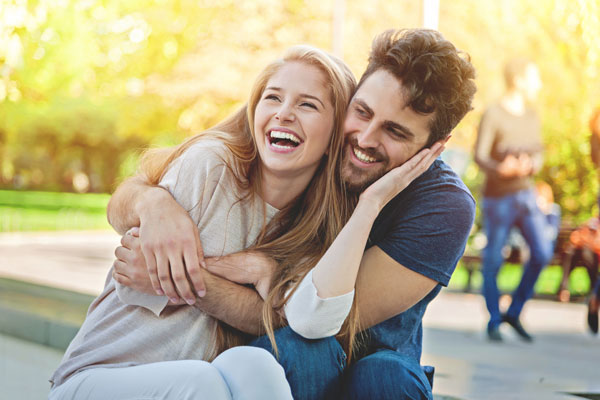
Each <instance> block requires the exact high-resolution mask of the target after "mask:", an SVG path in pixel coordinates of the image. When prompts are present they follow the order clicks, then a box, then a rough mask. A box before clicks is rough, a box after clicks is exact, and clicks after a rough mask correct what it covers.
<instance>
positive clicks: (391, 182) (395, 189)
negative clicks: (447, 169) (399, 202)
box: [359, 140, 445, 214]
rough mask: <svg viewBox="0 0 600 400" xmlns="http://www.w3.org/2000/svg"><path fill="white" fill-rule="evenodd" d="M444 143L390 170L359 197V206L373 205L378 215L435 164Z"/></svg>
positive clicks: (425, 150)
mask: <svg viewBox="0 0 600 400" xmlns="http://www.w3.org/2000/svg"><path fill="white" fill-rule="evenodd" d="M444 143H445V140H444V141H441V142H436V143H435V144H434V145H433V146H431V148H430V149H423V150H421V151H420V152H418V153H417V154H415V155H414V156H413V157H412V158H411V159H409V160H408V161H406V162H405V163H404V164H402V165H400V166H399V167H396V168H394V169H392V170H390V171H389V172H388V173H386V174H385V175H384V176H382V177H381V178H379V179H378V180H377V181H375V182H374V183H372V184H371V186H369V187H368V188H367V189H366V190H365V191H364V192H362V193H361V195H360V197H359V204H360V203H363V204H370V205H372V206H373V207H374V208H373V211H374V212H376V213H377V214H378V213H379V212H380V211H381V209H382V208H383V207H384V206H385V205H386V204H387V203H388V202H389V201H390V200H391V199H393V198H394V197H395V196H396V195H397V194H398V193H400V192H401V191H403V190H404V189H406V187H407V186H408V185H409V184H410V183H411V182H412V181H414V180H415V179H416V178H417V177H419V176H420V175H421V174H422V173H423V172H425V171H427V169H428V168H429V167H430V166H431V164H433V162H434V161H435V159H436V158H438V156H439V155H440V154H441V153H442V151H443V150H444Z"/></svg>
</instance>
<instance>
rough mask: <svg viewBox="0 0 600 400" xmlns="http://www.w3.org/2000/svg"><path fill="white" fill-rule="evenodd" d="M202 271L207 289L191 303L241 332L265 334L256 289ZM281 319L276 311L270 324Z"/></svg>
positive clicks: (277, 324)
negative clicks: (203, 294) (202, 295)
mask: <svg viewBox="0 0 600 400" xmlns="http://www.w3.org/2000/svg"><path fill="white" fill-rule="evenodd" d="M202 271H203V275H204V282H205V283H206V286H207V288H208V290H207V292H206V296H204V297H202V298H199V299H198V301H197V302H196V304H194V307H197V308H199V309H200V310H202V311H204V312H205V313H207V314H208V315H210V316H211V317H214V318H216V319H218V320H220V321H223V322H225V323H226V324H229V325H231V326H233V327H234V328H236V329H239V330H240V331H242V332H246V333H249V334H251V335H256V336H259V335H263V334H265V330H264V326H263V323H262V307H263V299H262V298H261V297H260V295H259V294H258V292H257V291H256V290H254V289H252V288H249V287H246V286H242V285H239V284H237V283H234V282H231V281H228V280H226V279H223V278H221V277H218V276H216V275H213V274H211V273H210V272H208V271H206V270H202ZM283 323H284V320H283V318H281V317H280V316H278V315H276V317H275V319H274V321H273V324H274V328H275V329H277V328H279V327H281V326H283Z"/></svg>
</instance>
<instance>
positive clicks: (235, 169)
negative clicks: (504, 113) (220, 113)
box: [50, 29, 475, 400]
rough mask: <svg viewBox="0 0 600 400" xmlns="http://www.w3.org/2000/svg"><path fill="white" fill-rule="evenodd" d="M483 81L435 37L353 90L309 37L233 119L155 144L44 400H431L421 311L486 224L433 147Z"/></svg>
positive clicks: (382, 58) (391, 47)
mask: <svg viewBox="0 0 600 400" xmlns="http://www.w3.org/2000/svg"><path fill="white" fill-rule="evenodd" d="M474 74H475V72H474V69H473V66H472V65H471V64H470V62H469V59H468V56H467V55H464V54H462V53H461V52H459V51H458V50H457V49H456V48H455V47H454V46H453V45H452V44H451V43H450V42H448V41H447V40H445V39H444V38H443V37H442V36H441V35H440V34H439V33H438V32H436V31H431V30H424V29H416V30H404V31H387V32H384V33H383V34H381V35H379V36H378V37H376V38H375V40H374V42H373V46H372V49H371V54H370V58H369V65H368V67H367V70H366V71H365V73H364V74H363V76H362V77H361V79H360V81H359V82H358V84H357V83H356V81H355V78H354V76H353V75H352V73H351V72H350V70H349V69H348V67H347V66H346V65H345V64H344V63H343V62H342V61H341V60H339V59H337V58H335V57H333V56H331V55H329V54H327V53H325V52H323V51H321V50H319V49H316V48H313V47H309V46H296V47H292V48H290V49H289V50H288V51H287V52H286V53H285V55H284V56H283V58H281V59H279V60H276V61H274V62H273V63H271V64H269V65H268V66H267V67H266V68H265V69H264V70H263V71H262V72H261V74H260V75H259V76H258V78H257V79H256V81H255V84H254V86H253V88H252V92H251V93H250V97H249V100H248V102H247V104H246V105H245V106H244V107H242V109H240V110H239V111H238V112H237V113H235V114H234V115H233V116H231V117H230V118H229V119H227V120H225V121H223V122H222V123H220V124H218V125H217V126H215V127H214V128H211V129H210V130H208V131H206V132H202V133H200V134H198V135H196V136H194V137H192V138H190V139H188V140H187V141H186V142H184V143H183V144H181V145H179V146H176V147H174V148H169V149H159V150H155V151H152V152H149V153H147V154H146V155H145V157H144V158H143V160H142V163H141V166H140V173H139V174H138V176H136V177H134V178H131V179H130V180H128V181H126V182H124V183H123V184H122V185H121V186H120V187H119V189H118V190H117V191H116V192H115V194H114V195H113V198H112V199H111V202H110V204H109V208H108V216H109V221H110V222H111V224H112V225H113V227H115V229H116V230H117V231H119V232H120V233H122V234H123V233H125V232H126V233H125V235H124V236H123V238H122V240H121V243H122V246H120V247H119V248H117V250H116V252H115V254H116V256H117V261H115V263H114V265H113V269H112V270H111V273H109V276H108V277H107V281H106V285H105V288H104V291H103V292H102V293H101V294H100V296H99V297H98V298H97V299H95V300H94V302H93V303H92V305H91V306H90V309H89V311H88V315H87V317H86V320H85V322H84V323H83V325H82V327H81V329H80V331H79V332H78V334H77V336H76V337H75V338H74V339H73V342H72V343H71V344H70V346H69V348H68V349H67V351H66V353H65V356H64V358H63V360H62V362H61V364H60V365H59V367H58V369H57V370H56V372H55V373H54V375H53V376H52V378H51V382H52V385H53V386H52V390H51V392H50V399H53V400H54V399H109V398H111V399H113V398H114V399H116V398H118V399H140V398H143V399H290V398H295V399H336V398H344V399H353V398H356V399H371V398H372V399H401V398H411V399H431V398H432V393H431V382H432V380H431V377H432V376H431V371H427V369H426V368H422V367H421V366H420V357H421V343H422V323H421V320H422V317H423V314H424V312H425V308H426V307H427V304H428V303H429V302H430V301H431V300H432V299H433V298H434V297H435V296H436V295H437V294H438V293H439V291H440V289H441V287H442V286H445V285H447V284H448V281H449V279H450V276H451V274H452V271H453V270H454V268H455V266H456V263H457V262H458V260H459V259H460V257H461V256H462V253H463V250H464V247H465V244H466V240H467V237H468V234H469V231H470V229H471V225H472V223H473V219H474V214H475V202H474V200H473V198H472V196H471V195H470V193H469V191H468V189H467V188H466V187H465V186H464V184H463V183H462V182H461V181H460V179H459V178H458V177H457V176H456V174H455V173H454V172H453V171H452V170H451V169H450V168H449V167H448V166H447V165H446V164H444V162H443V161H441V160H440V159H439V158H438V156H439V155H440V154H441V152H442V150H443V149H444V144H445V143H446V141H447V140H448V139H449V137H450V133H451V131H452V129H453V128H454V127H455V126H456V125H457V124H458V122H459V121H460V120H461V119H462V118H463V117H464V115H465V114H466V113H467V112H468V111H469V110H470V109H471V101H472V98H473V95H474V93H475V84H474V81H473V80H474ZM132 227H136V228H133V229H130V228H132ZM426 372H429V373H428V374H426Z"/></svg>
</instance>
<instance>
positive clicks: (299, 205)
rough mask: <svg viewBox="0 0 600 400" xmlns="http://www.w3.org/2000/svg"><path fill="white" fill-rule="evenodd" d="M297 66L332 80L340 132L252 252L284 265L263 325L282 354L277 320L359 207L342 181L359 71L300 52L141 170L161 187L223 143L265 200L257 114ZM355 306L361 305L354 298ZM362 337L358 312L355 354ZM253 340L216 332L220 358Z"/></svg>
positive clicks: (235, 170)
mask: <svg viewBox="0 0 600 400" xmlns="http://www.w3.org/2000/svg"><path fill="white" fill-rule="evenodd" d="M290 62H300V63H305V64H307V65H311V66H315V67H317V68H318V69H319V70H320V71H321V72H323V73H324V75H325V77H326V84H327V85H328V88H329V89H330V100H331V104H332V105H333V110H334V126H333V132H332V135H331V140H330V142H329V146H328V149H327V152H326V154H325V155H324V156H323V158H322V160H321V163H320V164H319V166H318V167H317V170H316V172H315V174H314V176H313V178H312V180H311V181H310V183H309V184H308V186H307V188H306V189H305V190H304V192H303V193H301V194H300V195H299V196H298V197H297V198H296V199H295V200H294V201H292V202H291V203H290V204H288V205H287V206H286V207H284V208H283V209H282V210H280V212H279V213H278V214H277V215H276V217H275V218H273V220H271V221H270V222H269V223H268V224H266V226H265V227H264V228H263V231H262V234H261V235H260V236H259V238H258V239H257V242H256V244H255V245H254V246H253V249H254V250H257V251H261V252H264V253H266V254H267V255H269V256H270V257H271V258H273V259H274V260H276V261H277V263H278V265H279V268H278V269H277V271H276V272H275V274H274V276H273V279H272V288H271V291H270V294H269V296H268V297H267V299H266V300H265V302H264V307H263V322H264V327H265V331H266V333H267V334H268V335H269V338H270V339H271V343H272V344H273V347H274V349H275V352H277V346H276V343H275V340H274V335H273V330H274V328H273V321H274V320H276V316H277V314H276V313H278V312H280V311H281V309H282V307H283V304H284V303H285V301H287V297H289V296H287V297H286V296H285V295H286V293H288V291H290V289H291V291H290V294H291V293H293V291H294V290H295V288H296V287H297V285H298V284H299V283H300V281H301V280H302V278H303V277H304V276H305V275H306V274H307V273H308V272H309V271H310V270H311V269H312V268H313V267H314V266H315V265H316V263H317V262H318V261H319V259H320V258H321V257H322V256H323V254H324V253H325V251H326V250H327V249H328V248H329V246H330V245H331V244H332V243H333V241H334V240H335V238H336V236H337V235H338V233H339V232H340V231H341V229H342V227H343V226H344V224H345V223H346V221H347V220H348V218H349V216H350V213H351V212H352V209H353V205H354V202H355V199H354V198H351V197H350V196H349V195H348V194H347V193H346V191H345V189H344V185H343V182H342V176H341V161H342V146H343V142H344V138H343V126H344V117H345V114H346V108H347V105H348V103H349V102H350V99H351V96H352V94H353V92H354V89H355V86H356V80H355V78H354V75H353V74H352V72H351V71H350V70H349V69H348V67H347V66H346V65H345V64H344V62H342V61H341V60H339V59H337V58H336V57H334V56H332V55H330V54H328V53H326V52H324V51H322V50H319V49H317V48H314V47H311V46H305V45H302V46H294V47H291V48H290V49H288V50H287V51H286V53H285V54H284V56H283V57H282V58H281V59H278V60H276V61H274V62H273V63H271V64H269V65H268V66H267V67H266V68H265V69H264V70H263V71H262V72H261V73H260V74H259V76H258V78H257V79H256V81H255V83H254V85H253V87H252V91H251V94H250V98H249V100H248V103H247V105H245V106H243V107H242V108H241V109H240V110H238V111H237V112H236V113H235V114H233V115H232V116H231V117H229V118H228V119H226V120H225V121H223V122H222V123H220V124H218V125H217V126H215V127H213V128H211V129H209V130H207V131H205V132H202V133H200V134H198V135H195V136H193V137H191V138H190V139H188V140H186V141H185V142H184V143H182V144H181V145H179V146H176V147H175V148H170V149H158V150H153V151H150V152H147V153H146V154H145V155H144V157H143V158H142V162H141V171H142V172H143V173H144V174H145V175H146V176H147V178H148V181H149V182H150V183H152V184H158V182H159V181H160V179H161V178H162V176H163V175H164V173H165V172H166V170H167V168H168V167H169V164H170V163H171V162H172V161H173V160H174V159H176V158H177V157H179V156H180V155H181V154H182V153H183V152H184V151H185V150H187V149H188V148H189V147H190V146H192V145H193V144H194V143H196V142H197V141H199V140H202V139H205V138H213V139H219V140H221V141H222V142H223V143H224V144H225V146H226V147H227V148H228V149H229V151H230V152H231V154H232V155H233V157H231V159H228V160H224V161H225V163H226V165H227V167H228V168H229V170H230V171H231V173H232V174H233V176H234V177H235V181H236V183H237V186H238V188H239V189H240V192H241V193H247V195H246V196H247V197H249V196H255V195H256V194H257V193H260V188H261V182H260V159H259V155H258V151H257V147H256V143H255V139H254V135H253V129H254V113H255V110H256V107H257V104H258V102H259V101H260V99H261V96H262V94H263V92H264V89H265V87H266V85H267V83H268V81H269V79H270V78H271V77H272V76H273V75H274V74H275V73H277V71H279V69H280V68H281V67H282V66H283V65H285V64H286V63H290ZM355 303H356V299H355ZM357 331H358V315H357V313H356V307H355V305H353V307H352V311H351V312H350V315H349V317H348V319H347V320H346V323H345V325H344V327H342V331H341V332H340V337H341V338H342V339H343V343H345V346H344V347H345V348H346V350H347V351H348V353H349V355H351V352H352V347H353V346H354V337H355V335H356V332H357ZM248 339H249V336H248V335H245V334H243V333H242V332H240V331H238V330H236V329H234V328H232V327H230V326H229V325H227V324H225V323H223V322H220V321H219V323H218V327H217V346H216V351H215V352H214V353H213V354H211V355H209V356H208V357H207V358H208V359H211V358H214V357H215V356H216V355H218V354H219V353H221V352H222V351H224V350H226V349H228V348H230V347H233V346H236V345H242V344H245V343H246V342H247V340H248Z"/></svg>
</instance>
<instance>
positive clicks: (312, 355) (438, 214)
mask: <svg viewBox="0 0 600 400" xmlns="http://www.w3.org/2000/svg"><path fill="white" fill-rule="evenodd" d="M474 74H475V71H474V69H473V67H472V65H471V64H470V63H469V61H468V60H467V59H465V58H463V57H462V56H461V54H460V53H459V52H458V51H457V50H456V48H455V47H454V46H453V45H452V44H451V43H450V42H448V41H446V40H445V39H444V38H443V37H442V36H441V35H440V34H439V33H438V32H435V31H430V30H409V31H388V32H386V33H384V34H382V35H380V36H378V37H377V38H376V39H375V41H374V43H373V48H372V52H371V56H370V60H369V66H368V67H367V70H366V72H365V74H364V75H363V77H362V79H361V81H360V82H359V86H358V89H357V91H356V93H355V96H354V97H353V99H352V101H351V103H350V105H349V108H348V115H347V117H346V121H345V137H346V140H345V144H344V162H343V175H344V180H345V182H346V185H347V187H348V189H349V190H352V191H357V192H360V191H362V190H363V189H364V188H365V187H367V186H368V185H369V184H370V183H372V182H373V181H375V180H376V179H377V178H379V177H380V176H382V175H383V174H384V173H386V172H387V171H389V170H390V169H392V168H394V167H396V166H398V165H401V164H403V163H404V162H406V161H407V160H408V159H410V158H411V157H412V156H413V155H415V154H416V153H417V152H418V151H419V150H421V149H422V148H424V147H428V146H431V145H432V144H433V143H435V142H437V141H440V140H443V139H446V138H448V137H449V135H450V132H451V130H452V129H453V128H454V127H455V126H456V124H458V122H459V121H460V120H461V119H462V118H463V116H464V115H465V114H466V113H467V112H468V111H469V110H470V109H471V101H472V98H473V95H474V93H475V84H474V82H473V78H474ZM172 203H173V200H172V199H170V198H169V195H168V193H165V192H164V191H163V190H162V189H159V188H151V187H147V186H145V185H144V184H143V183H141V182H140V180H139V179H137V181H136V180H133V181H130V182H129V183H128V184H127V186H124V187H122V188H121V189H120V190H119V191H117V192H116V193H115V195H114V197H113V200H112V201H111V204H110V207H109V219H110V221H111V223H112V224H113V226H115V227H116V229H117V230H119V231H120V232H124V230H125V229H126V228H128V227H130V226H134V225H139V224H140V223H141V226H142V227H143V225H144V220H149V219H152V218H154V219H155V220H159V219H160V218H167V215H169V218H171V215H172V214H175V213H178V215H182V212H183V213H184V211H182V210H178V209H177V208H176V207H175V206H174V205H173V204H172ZM150 205H152V207H149V206H150ZM159 206H160V208H159ZM150 208H152V209H153V210H150ZM474 209H475V203H474V200H473V198H472V197H471V195H470V193H469V191H468V189H467V188H466V187H465V186H464V184H463V183H462V182H461V181H460V179H459V178H458V177H457V176H456V174H454V173H453V172H452V170H451V169H450V168H449V167H448V166H447V165H446V164H444V163H443V162H442V161H441V160H436V161H435V162H434V164H433V165H432V167H431V168H430V169H429V170H428V171H426V172H425V173H424V174H423V175H422V176H421V177H419V178H417V179H416V180H415V181H414V182H413V183H412V184H411V185H410V186H409V187H408V188H406V189H405V190H404V191H402V192H401V193H400V194H399V195H398V196H397V197H396V198H394V199H393V200H392V201H390V203H388V205H387V206H386V207H385V208H384V210H383V211H382V212H381V213H380V215H379V217H378V218H377V220H376V221H375V224H374V226H373V230H372V231H371V234H370V239H369V244H368V248H367V249H366V251H365V253H364V255H363V258H362V261H361V266H360V271H359V275H358V279H357V283H356V292H357V298H358V300H357V301H358V312H359V314H360V322H361V327H362V328H363V329H366V328H369V329H367V331H366V335H365V338H366V339H365V344H366V346H365V351H363V352H361V354H360V355H359V356H357V357H356V358H357V359H358V361H357V362H355V363H353V364H351V365H350V366H349V367H348V368H347V369H346V371H345V378H344V382H343V392H344V394H343V396H345V397H346V398H377V399H387V398H389V399H399V398H425V399H427V398H429V399H430V398H432V394H431V385H430V382H429V380H428V379H427V377H426V375H425V374H424V372H423V370H422V369H421V367H420V365H419V361H420V356H421V340H422V324H421V320H422V317H423V313H424V312H425V308H426V306H427V304H428V303H429V302H430V301H431V300H432V299H433V298H434V297H435V296H436V295H437V294H438V293H439V291H440V289H441V286H444V285H447V283H448V281H449V279H450V276H451V274H452V271H453V270H454V267H455V266H456V263H457V262H458V260H459V259H460V257H461V256H462V253H463V251H464V247H465V243H466V239H467V236H468V234H469V231H470V229H471V226H472V223H473V219H474V212H475V211H474ZM152 214H154V215H152ZM177 224H179V225H180V228H181V229H185V230H186V232H188V231H189V232H193V229H192V228H191V227H190V226H189V222H186V221H185V219H183V218H178V222H177ZM194 228H195V227H194ZM142 229H143V228H142ZM174 234H175V233H174ZM190 235H191V234H190ZM188 242H189V243H188V244H189V245H190V246H191V247H192V248H193V245H194V243H195V242H194V239H193V237H192V238H191V239H188ZM124 243H125V244H128V245H129V243H131V239H130V238H125V239H124ZM163 247H164V249H163V250H161V251H162V253H161V254H164V257H163V256H161V258H164V259H168V258H169V257H170V256H169V254H170V255H174V256H175V257H179V259H181V256H180V254H182V253H183V252H184V251H189V250H186V249H184V245H181V244H178V243H173V244H172V246H163ZM139 258H140V257H139V256H138V257H137V261H139ZM260 258H261V257H260V255H256V254H254V253H249V254H241V255H239V254H238V255H234V256H232V257H229V258H228V259H227V258H225V259H226V260H225V261H223V262H230V263H232V264H234V263H235V261H232V260H238V262H241V263H242V264H245V265H252V263H256V262H258V263H260V262H262V261H261V260H260ZM125 261H127V262H129V263H133V262H134V260H125ZM121 263H122V261H121ZM121 278H123V277H121ZM203 278H204V282H205V283H206V286H207V288H208V290H207V291H206V295H205V296H204V297H202V298H199V299H197V303H196V306H198V307H201V308H202V309H203V310H205V311H206V312H207V313H209V314H211V315H213V316H214V317H216V318H219V319H221V320H224V321H225V322H227V323H230V324H233V325H234V326H235V327H237V328H238V329H242V330H246V329H245V328H248V330H246V331H248V332H254V331H256V328H255V327H254V328H252V326H254V325H256V321H258V320H260V318H259V317H257V315H260V314H256V312H260V307H259V305H258V306H257V305H256V303H255V302H254V300H251V299H250V298H246V300H244V301H243V302H240V301H239V300H238V299H239V297H238V296H239V294H238V293H237V292H236V294H235V296H228V297H226V296H223V295H222V293H223V292H227V291H229V293H232V292H231V291H235V290H236V289H235V284H232V283H231V282H227V281H223V280H219V279H218V278H216V277H214V276H212V275H210V274H209V273H208V272H206V271H205V270H203ZM128 280H130V277H126V278H125V279H124V280H123V281H124V282H126V281H128ZM161 282H162V281H161ZM173 284H174V283H171V285H173ZM196 289H197V288H196ZM243 289H247V288H243ZM184 297H185V296H184ZM236 297H237V299H236ZM238 307H243V310H242V311H241V312H240V311H239V310H238ZM256 310H258V311H256ZM236 313H237V315H234V314H236ZM253 313H254V314H253ZM252 329H254V331H253V330H252ZM276 338H277V344H278V347H279V354H280V358H279V360H280V362H281V364H282V365H283V366H284V368H285V369H286V373H287V378H288V381H289V382H290V385H291V386H292V391H293V394H294V397H295V398H307V399H310V398H316V396H317V393H320V394H321V395H322V394H323V393H326V394H325V396H330V397H331V396H335V397H338V396H339V393H338V384H339V383H340V382H339V381H337V380H336V379H338V378H337V377H338V376H339V371H340V369H341V368H344V366H345V363H346V362H345V355H344V354H343V352H342V351H341V347H340V346H339V343H337V341H336V340H335V339H334V338H328V339H322V340H316V341H309V340H305V339H303V338H301V337H299V336H298V335H295V334H294V333H293V332H291V330H290V329H289V328H286V329H282V330H279V331H278V332H277V333H276ZM267 342H268V340H265V339H264V337H262V338H259V339H258V342H257V343H256V344H257V345H263V346H264V347H267V348H269V345H268V343H267Z"/></svg>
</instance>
